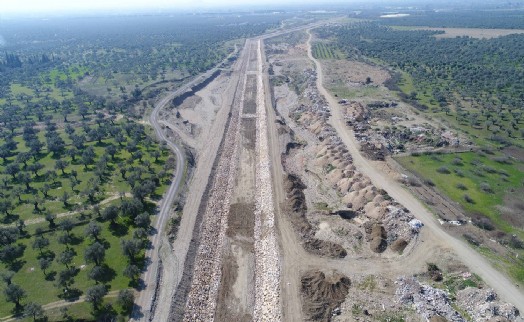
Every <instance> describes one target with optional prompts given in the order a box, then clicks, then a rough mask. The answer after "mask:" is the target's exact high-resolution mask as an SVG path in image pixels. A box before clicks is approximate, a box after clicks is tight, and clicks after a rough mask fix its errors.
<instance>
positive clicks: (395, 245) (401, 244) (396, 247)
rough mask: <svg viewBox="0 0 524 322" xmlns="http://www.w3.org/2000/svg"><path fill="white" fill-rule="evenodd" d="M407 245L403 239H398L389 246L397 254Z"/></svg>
mask: <svg viewBox="0 0 524 322" xmlns="http://www.w3.org/2000/svg"><path fill="white" fill-rule="evenodd" d="M407 245H408V242H407V241H406V240H405V239H403V238H399V239H397V240H395V241H394V242H393V243H392V244H391V250H393V251H395V252H397V253H401V252H403V251H404V249H405V248H406V246H407Z"/></svg>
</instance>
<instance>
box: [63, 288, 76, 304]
mask: <svg viewBox="0 0 524 322" xmlns="http://www.w3.org/2000/svg"><path fill="white" fill-rule="evenodd" d="M81 295H82V291H81V290H79V289H77V288H70V289H68V290H65V291H64V293H62V294H60V295H58V297H59V298H61V299H63V300H64V301H67V302H74V301H77V300H78V299H79V298H80V296H81Z"/></svg>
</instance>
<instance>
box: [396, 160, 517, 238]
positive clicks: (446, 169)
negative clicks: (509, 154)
mask: <svg viewBox="0 0 524 322" xmlns="http://www.w3.org/2000/svg"><path fill="white" fill-rule="evenodd" d="M397 160H398V161H399V162H400V163H401V164H402V165H403V166H404V167H406V168H407V169H409V170H410V171H412V172H414V173H416V174H417V175H419V176H420V177H422V178H426V179H430V180H431V181H432V182H433V183H434V184H435V186H436V187H437V188H438V189H439V190H440V191H442V192H443V193H444V194H446V195H447V196H448V197H449V198H451V199H452V200H454V201H456V202H458V203H460V205H461V206H462V207H463V208H464V209H465V210H466V211H468V212H469V213H480V214H483V215H485V216H487V217H489V218H490V219H491V220H492V221H493V222H494V223H495V224H496V225H497V227H499V228H500V229H502V230H504V231H506V232H511V231H513V230H514V228H513V227H511V226H510V225H509V224H508V223H506V222H504V221H503V220H502V219H501V218H500V213H499V212H498V211H497V209H496V208H495V206H497V205H501V204H502V203H503V198H504V196H505V194H507V193H511V190H512V189H516V188H519V187H521V186H522V182H524V172H523V171H522V166H523V164H522V163H521V162H518V161H516V160H509V159H506V158H505V157H504V156H500V155H499V156H497V155H486V154H484V153H477V152H466V153H450V154H423V155H416V156H406V157H398V158H397Z"/></svg>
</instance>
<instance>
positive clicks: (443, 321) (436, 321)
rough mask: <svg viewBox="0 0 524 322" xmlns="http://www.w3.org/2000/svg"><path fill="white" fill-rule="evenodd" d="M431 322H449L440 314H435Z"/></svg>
mask: <svg viewBox="0 0 524 322" xmlns="http://www.w3.org/2000/svg"><path fill="white" fill-rule="evenodd" d="M429 322H448V320H446V319H445V318H443V317H441V316H440V315H434V316H432V317H431V318H430V319H429Z"/></svg>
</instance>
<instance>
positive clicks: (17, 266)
mask: <svg viewBox="0 0 524 322" xmlns="http://www.w3.org/2000/svg"><path fill="white" fill-rule="evenodd" d="M25 263H27V262H26V261H25V260H23V259H18V260H14V261H12V262H10V263H8V264H7V265H6V266H7V267H9V270H11V271H13V272H18V271H19V270H21V269H22V267H23V266H24V265H25Z"/></svg>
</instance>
